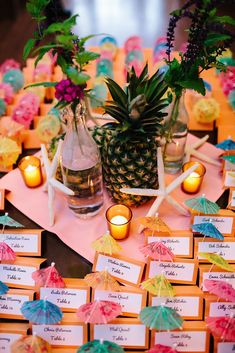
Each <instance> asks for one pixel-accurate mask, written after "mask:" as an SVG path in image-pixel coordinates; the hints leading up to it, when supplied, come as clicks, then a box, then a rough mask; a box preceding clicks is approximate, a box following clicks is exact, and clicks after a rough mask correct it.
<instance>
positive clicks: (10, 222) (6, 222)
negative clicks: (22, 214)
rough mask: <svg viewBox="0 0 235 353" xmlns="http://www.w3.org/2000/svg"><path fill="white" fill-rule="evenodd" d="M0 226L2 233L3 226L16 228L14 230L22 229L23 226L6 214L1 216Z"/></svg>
mask: <svg viewBox="0 0 235 353" xmlns="http://www.w3.org/2000/svg"><path fill="white" fill-rule="evenodd" d="M0 224H2V225H3V228H2V233H3V232H4V229H5V226H9V227H16V228H24V226H23V224H21V223H19V222H17V221H15V220H14V219H13V218H11V217H10V216H8V213H7V212H6V213H5V214H4V215H3V216H1V217H0Z"/></svg>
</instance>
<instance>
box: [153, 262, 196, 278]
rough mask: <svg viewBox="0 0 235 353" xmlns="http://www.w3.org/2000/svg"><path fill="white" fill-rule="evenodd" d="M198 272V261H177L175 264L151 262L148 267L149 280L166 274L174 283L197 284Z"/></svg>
mask: <svg viewBox="0 0 235 353" xmlns="http://www.w3.org/2000/svg"><path fill="white" fill-rule="evenodd" d="M197 271H198V264H197V261H196V260H180V261H179V260H177V261H174V262H166V261H162V262H159V261H151V260H149V261H148V265H147V277H148V278H151V277H154V276H156V275H160V274H164V276H165V277H166V278H167V279H169V280H170V282H172V283H188V284H195V283H196V279H197Z"/></svg>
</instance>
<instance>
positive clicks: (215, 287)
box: [203, 279, 235, 302]
mask: <svg viewBox="0 0 235 353" xmlns="http://www.w3.org/2000/svg"><path fill="white" fill-rule="evenodd" d="M203 285H204V286H205V287H206V289H207V290H208V292H210V293H211V294H215V295H217V296H218V297H219V298H222V299H224V300H227V301H228V302H235V289H234V288H233V286H232V285H231V284H230V283H228V282H225V281H219V280H213V279H205V280H204V281H203Z"/></svg>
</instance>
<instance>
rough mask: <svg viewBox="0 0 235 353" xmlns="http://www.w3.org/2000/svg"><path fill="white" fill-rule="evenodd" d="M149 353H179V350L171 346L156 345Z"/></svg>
mask: <svg viewBox="0 0 235 353" xmlns="http://www.w3.org/2000/svg"><path fill="white" fill-rule="evenodd" d="M148 353H178V351H177V350H175V349H174V348H171V347H169V346H163V345H162V344H156V345H155V346H153V347H152V348H150V349H149V350H148Z"/></svg>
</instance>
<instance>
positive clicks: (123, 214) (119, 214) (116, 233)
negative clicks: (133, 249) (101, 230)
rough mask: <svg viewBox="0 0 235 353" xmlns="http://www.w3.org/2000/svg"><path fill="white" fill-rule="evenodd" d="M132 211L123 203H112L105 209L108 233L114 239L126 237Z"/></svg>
mask: <svg viewBox="0 0 235 353" xmlns="http://www.w3.org/2000/svg"><path fill="white" fill-rule="evenodd" d="M131 218H132V212H131V210H130V208H129V207H127V206H125V205H114V206H111V207H109V208H108V210H107V211H106V219H107V222H108V228H109V231H110V234H111V235H112V237H113V238H114V239H117V240H122V239H126V238H127V237H128V235H129V230H130V222H131Z"/></svg>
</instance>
